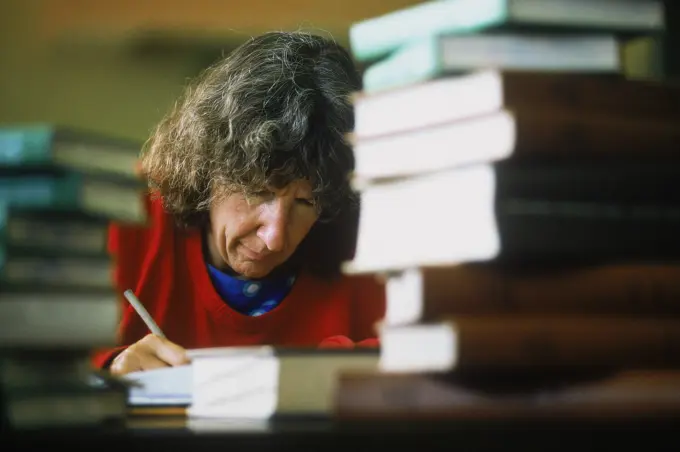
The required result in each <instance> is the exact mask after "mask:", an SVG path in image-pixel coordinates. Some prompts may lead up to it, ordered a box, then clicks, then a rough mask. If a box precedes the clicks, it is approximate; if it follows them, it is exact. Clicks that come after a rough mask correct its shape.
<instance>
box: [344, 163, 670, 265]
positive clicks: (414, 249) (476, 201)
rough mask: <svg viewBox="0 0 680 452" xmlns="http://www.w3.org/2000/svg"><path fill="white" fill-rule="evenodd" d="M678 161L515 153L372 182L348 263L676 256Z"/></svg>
mask: <svg viewBox="0 0 680 452" xmlns="http://www.w3.org/2000/svg"><path fill="white" fill-rule="evenodd" d="M679 171H680V167H678V166H677V165H668V164H666V163H663V162H654V161H653V159H652V160H645V159H642V158H638V159H632V160H626V159H619V160H617V161H615V162H610V161H607V162H603V161H587V160H569V159H565V160H564V161H560V162H543V161H542V162H532V163H528V162H524V163H521V164H520V163H513V162H512V161H506V162H499V163H496V164H477V165H468V166H465V167H461V168H453V169H448V170H442V171H439V172H435V173H430V174H426V175H420V176H413V177H408V178H402V179H394V180H387V181H383V182H380V183H374V184H370V185H369V186H366V187H364V188H363V189H362V190H361V192H360V195H361V207H360V215H359V226H358V233H357V246H356V253H355V255H354V257H353V259H351V260H348V261H345V262H344V263H343V267H342V268H343V271H344V272H345V273H348V274H352V273H375V272H378V273H381V272H393V271H398V270H403V269H405V268H411V267H419V266H441V265H453V264H460V263H471V262H505V263H515V264H519V263H523V264H529V263H533V264H551V263H552V264H554V263H555V262H561V263H563V264H567V263H570V264H577V263H578V264H586V263H588V264H593V263H598V262H599V263H602V262H604V261H607V262H613V261H618V262H636V261H637V262H642V261H650V260H655V261H658V262H661V261H670V260H677V259H678V256H679V255H680V243H678V241H677V240H676V237H677V230H678V227H679V226H680V210H678V208H677V205H678V199H677V198H678V196H680V191H678V190H676V189H675V187H674V186H675V184H676V182H675V181H676V180H678V176H679V174H678V172H679Z"/></svg>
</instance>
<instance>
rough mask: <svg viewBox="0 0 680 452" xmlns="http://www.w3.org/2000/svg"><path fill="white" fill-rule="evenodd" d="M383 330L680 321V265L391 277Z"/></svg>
mask: <svg viewBox="0 0 680 452" xmlns="http://www.w3.org/2000/svg"><path fill="white" fill-rule="evenodd" d="M385 291H386V297H387V307H386V313H385V318H384V320H383V324H384V325H388V326H389V325H406V324H414V323H421V322H431V321H434V320H436V319H437V318H440V317H442V316H447V315H492V314H493V315H499V316H500V315H507V316H508V318H514V316H516V315H559V316H560V317H563V318H567V317H579V316H583V315H590V316H594V317H598V316H609V315H618V316H626V317H631V318H634V317H645V318H667V317H678V316H679V314H680V303H678V300H680V266H679V265H677V264H675V263H666V264H663V263H640V264H618V263H606V264H600V265H582V266H581V265H579V266H562V265H555V266H551V265H546V266H543V265H542V266H540V267H537V266H530V267H522V266H497V265H485V264H478V265H475V264H464V265H452V266H440V267H416V268H409V269H406V270H404V271H402V272H398V273H394V274H389V276H388V277H387V278H386V283H385Z"/></svg>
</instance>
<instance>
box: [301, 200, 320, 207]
mask: <svg viewBox="0 0 680 452" xmlns="http://www.w3.org/2000/svg"><path fill="white" fill-rule="evenodd" d="M297 201H298V202H299V203H300V204H304V205H306V206H310V207H314V206H315V205H316V203H315V202H314V200H313V199H308V198H298V199H297Z"/></svg>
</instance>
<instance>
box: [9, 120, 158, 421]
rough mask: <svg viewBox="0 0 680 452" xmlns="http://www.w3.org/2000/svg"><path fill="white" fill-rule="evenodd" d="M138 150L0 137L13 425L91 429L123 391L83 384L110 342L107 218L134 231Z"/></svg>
mask: <svg viewBox="0 0 680 452" xmlns="http://www.w3.org/2000/svg"><path fill="white" fill-rule="evenodd" d="M139 150H140V144H139V143H134V142H125V141H123V140H120V139H114V138H112V137H108V136H103V135H98V134H94V133H85V132H83V131H78V130H73V129H67V128H63V127H58V126H54V125H50V124H11V125H4V126H2V127H0V389H1V391H2V410H3V420H4V421H5V422H7V423H8V424H9V426H11V427H17V428H22V427H44V426H74V425H75V426H77V425H90V424H96V423H99V422H102V421H104V420H105V419H120V418H122V417H123V416H124V414H125V404H126V396H127V392H126V390H125V388H123V387H120V388H118V387H117V386H116V385H115V384H114V385H109V384H106V385H98V384H97V380H96V379H93V376H94V373H93V370H92V368H91V365H90V353H91V351H92V350H93V349H94V348H97V347H108V346H112V345H115V344H116V330H117V326H118V322H119V309H120V304H119V301H118V300H119V294H117V293H116V292H115V290H114V286H113V262H112V258H111V256H109V254H108V252H107V230H108V223H109V221H110V220H116V221H120V222H129V223H135V224H144V223H146V221H147V217H146V208H145V205H144V202H143V199H144V198H143V196H142V194H143V190H144V188H145V187H144V184H143V183H142V182H141V180H140V179H139V178H138V177H137V176H136V173H135V169H136V161H137V156H138V152H139Z"/></svg>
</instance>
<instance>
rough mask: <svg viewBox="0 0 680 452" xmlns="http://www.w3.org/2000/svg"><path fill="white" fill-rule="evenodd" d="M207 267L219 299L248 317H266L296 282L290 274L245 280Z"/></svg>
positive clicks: (295, 276)
mask: <svg viewBox="0 0 680 452" xmlns="http://www.w3.org/2000/svg"><path fill="white" fill-rule="evenodd" d="M207 265H208V273H209V274H210V279H211V280H212V283H213V285H214V286H215V290H216V291H217V293H218V294H219V295H220V297H221V298H222V300H223V301H224V302H225V303H227V304H228V305H229V306H230V307H231V308H232V309H234V310H235V311H238V312H240V313H241V314H244V315H248V316H258V315H262V314H266V313H267V312H269V311H271V310H272V309H274V308H276V307H277V306H278V305H279V304H280V303H281V302H282V301H283V299H284V298H285V297H286V296H287V295H288V293H289V292H290V289H291V288H292V287H293V284H295V280H296V279H297V275H296V274H295V273H293V274H284V275H278V276H275V277H273V278H264V279H257V280H248V279H244V278H240V277H238V276H232V275H229V274H227V273H225V272H223V271H221V270H219V269H217V268H216V267H213V266H212V265H210V264H207Z"/></svg>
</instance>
